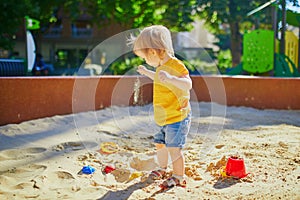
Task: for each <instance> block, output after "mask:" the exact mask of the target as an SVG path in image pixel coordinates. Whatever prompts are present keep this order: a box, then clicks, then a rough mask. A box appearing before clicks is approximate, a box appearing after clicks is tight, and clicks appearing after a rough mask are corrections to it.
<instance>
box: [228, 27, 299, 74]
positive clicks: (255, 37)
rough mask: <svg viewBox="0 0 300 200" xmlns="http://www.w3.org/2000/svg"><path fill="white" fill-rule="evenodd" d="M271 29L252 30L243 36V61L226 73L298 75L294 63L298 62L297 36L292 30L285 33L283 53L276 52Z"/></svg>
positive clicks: (276, 48) (276, 47)
mask: <svg viewBox="0 0 300 200" xmlns="http://www.w3.org/2000/svg"><path fill="white" fill-rule="evenodd" d="M275 41H276V40H275V39H274V31H272V30H260V29H259V30H254V31H251V32H249V33H245V35H244V38H243V61H242V63H240V64H239V65H237V66H236V67H234V68H231V69H230V70H229V71H228V72H227V74H228V75H240V74H252V75H258V74H264V73H268V72H272V73H273V75H274V76H277V77H299V76H300V73H299V71H298V69H297V67H296V65H295V63H298V48H299V47H298V38H297V37H296V36H295V35H294V34H293V33H292V32H286V35H285V41H286V43H285V55H283V54H280V53H278V49H279V47H278V46H277V45H275V43H276V44H278V43H277V42H275Z"/></svg>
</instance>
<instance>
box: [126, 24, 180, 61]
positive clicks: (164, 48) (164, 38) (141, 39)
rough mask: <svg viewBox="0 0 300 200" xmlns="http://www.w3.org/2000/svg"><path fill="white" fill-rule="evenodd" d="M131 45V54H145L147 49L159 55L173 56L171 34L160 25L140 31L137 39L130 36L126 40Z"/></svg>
mask: <svg viewBox="0 0 300 200" xmlns="http://www.w3.org/2000/svg"><path fill="white" fill-rule="evenodd" d="M128 41H129V44H132V45H133V52H134V53H136V52H138V51H142V52H143V53H147V52H148V50H149V49H154V50H156V51H157V52H159V55H161V54H164V53H167V54H169V55H171V56H174V49H173V44H172V38H171V33H170V31H169V29H167V28H166V27H165V26H162V25H153V26H149V27H146V28H144V29H143V30H141V32H140V34H139V35H138V36H137V37H134V36H133V35H131V37H130V39H129V40H128Z"/></svg>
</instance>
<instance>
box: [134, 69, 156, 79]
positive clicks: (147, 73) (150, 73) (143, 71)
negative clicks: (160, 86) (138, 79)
mask: <svg viewBox="0 0 300 200" xmlns="http://www.w3.org/2000/svg"><path fill="white" fill-rule="evenodd" d="M137 72H138V73H140V74H141V75H145V76H147V77H149V78H150V79H152V80H154V75H155V72H154V71H151V70H149V69H147V68H146V67H145V66H143V65H140V66H138V69H137Z"/></svg>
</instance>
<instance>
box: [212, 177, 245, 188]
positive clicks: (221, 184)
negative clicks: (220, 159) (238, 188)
mask: <svg viewBox="0 0 300 200" xmlns="http://www.w3.org/2000/svg"><path fill="white" fill-rule="evenodd" d="M240 182H241V181H240V180H239V179H234V178H219V179H218V180H217V182H215V184H214V185H213V187H214V188H215V189H224V188H228V187H231V186H233V185H235V184H237V183H240Z"/></svg>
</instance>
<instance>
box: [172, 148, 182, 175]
mask: <svg viewBox="0 0 300 200" xmlns="http://www.w3.org/2000/svg"><path fill="white" fill-rule="evenodd" d="M168 151H169V153H170V155H171V159H172V165H173V174H174V175H177V176H181V177H182V176H183V175H184V156H183V154H182V151H181V148H178V147H169V148H168Z"/></svg>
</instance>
